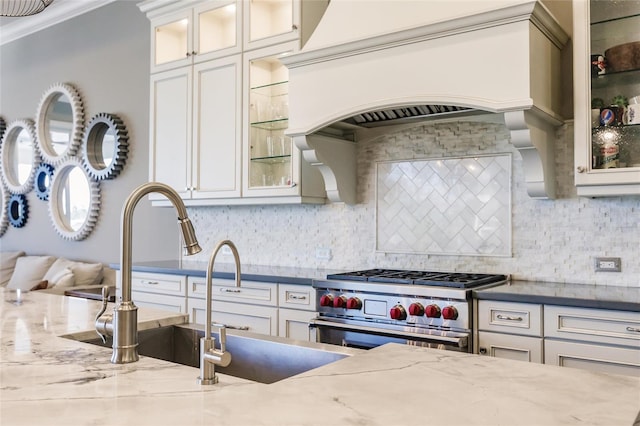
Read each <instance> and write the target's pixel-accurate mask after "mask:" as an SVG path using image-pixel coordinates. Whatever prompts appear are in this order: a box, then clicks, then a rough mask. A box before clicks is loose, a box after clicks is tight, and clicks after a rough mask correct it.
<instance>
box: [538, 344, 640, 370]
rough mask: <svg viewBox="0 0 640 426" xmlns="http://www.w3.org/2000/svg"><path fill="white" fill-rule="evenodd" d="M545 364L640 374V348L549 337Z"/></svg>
mask: <svg viewBox="0 0 640 426" xmlns="http://www.w3.org/2000/svg"><path fill="white" fill-rule="evenodd" d="M544 357H545V364H552V365H559V366H563V367H573V368H581V369H584V370H591V371H600V372H604V373H614V374H623V375H626V376H638V377H640V351H638V349H635V348H625V347H616V346H607V345H597V344H593V343H582V342H573V341H567V340H555V339H545V342H544Z"/></svg>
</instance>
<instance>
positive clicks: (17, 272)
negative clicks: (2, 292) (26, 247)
mask: <svg viewBox="0 0 640 426" xmlns="http://www.w3.org/2000/svg"><path fill="white" fill-rule="evenodd" d="M55 260H56V258H55V257H53V256H22V257H19V258H18V260H17V261H16V268H15V269H14V271H13V275H11V279H10V280H9V284H7V288H10V289H12V290H24V291H29V290H31V289H32V288H33V287H35V286H36V285H37V284H38V283H39V282H40V281H42V279H43V277H44V274H46V273H47V271H48V270H49V268H50V267H51V265H52V264H53V262H54V261H55Z"/></svg>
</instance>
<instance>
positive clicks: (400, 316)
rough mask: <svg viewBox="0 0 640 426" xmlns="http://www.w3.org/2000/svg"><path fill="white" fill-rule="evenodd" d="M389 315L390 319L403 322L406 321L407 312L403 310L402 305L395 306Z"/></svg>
mask: <svg viewBox="0 0 640 426" xmlns="http://www.w3.org/2000/svg"><path fill="white" fill-rule="evenodd" d="M389 315H390V316H391V319H394V320H404V319H407V311H405V310H404V308H403V307H402V305H396V306H394V307H393V308H391V310H390V311H389Z"/></svg>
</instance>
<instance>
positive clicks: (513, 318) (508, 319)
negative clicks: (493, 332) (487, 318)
mask: <svg viewBox="0 0 640 426" xmlns="http://www.w3.org/2000/svg"><path fill="white" fill-rule="evenodd" d="M496 318H498V319H501V320H506V321H522V320H523V318H522V317H512V316H509V315H502V314H498V315H497V317H496Z"/></svg>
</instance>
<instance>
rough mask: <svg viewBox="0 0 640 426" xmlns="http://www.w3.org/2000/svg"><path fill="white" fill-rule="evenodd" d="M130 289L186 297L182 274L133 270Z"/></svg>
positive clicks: (185, 281) (185, 283) (185, 286)
mask: <svg viewBox="0 0 640 426" xmlns="http://www.w3.org/2000/svg"><path fill="white" fill-rule="evenodd" d="M131 290H132V291H140V292H147V293H156V294H168V295H172V296H182V297H186V295H187V280H186V277H185V276H184V275H170V274H149V273H144V272H134V273H132V274H131Z"/></svg>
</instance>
